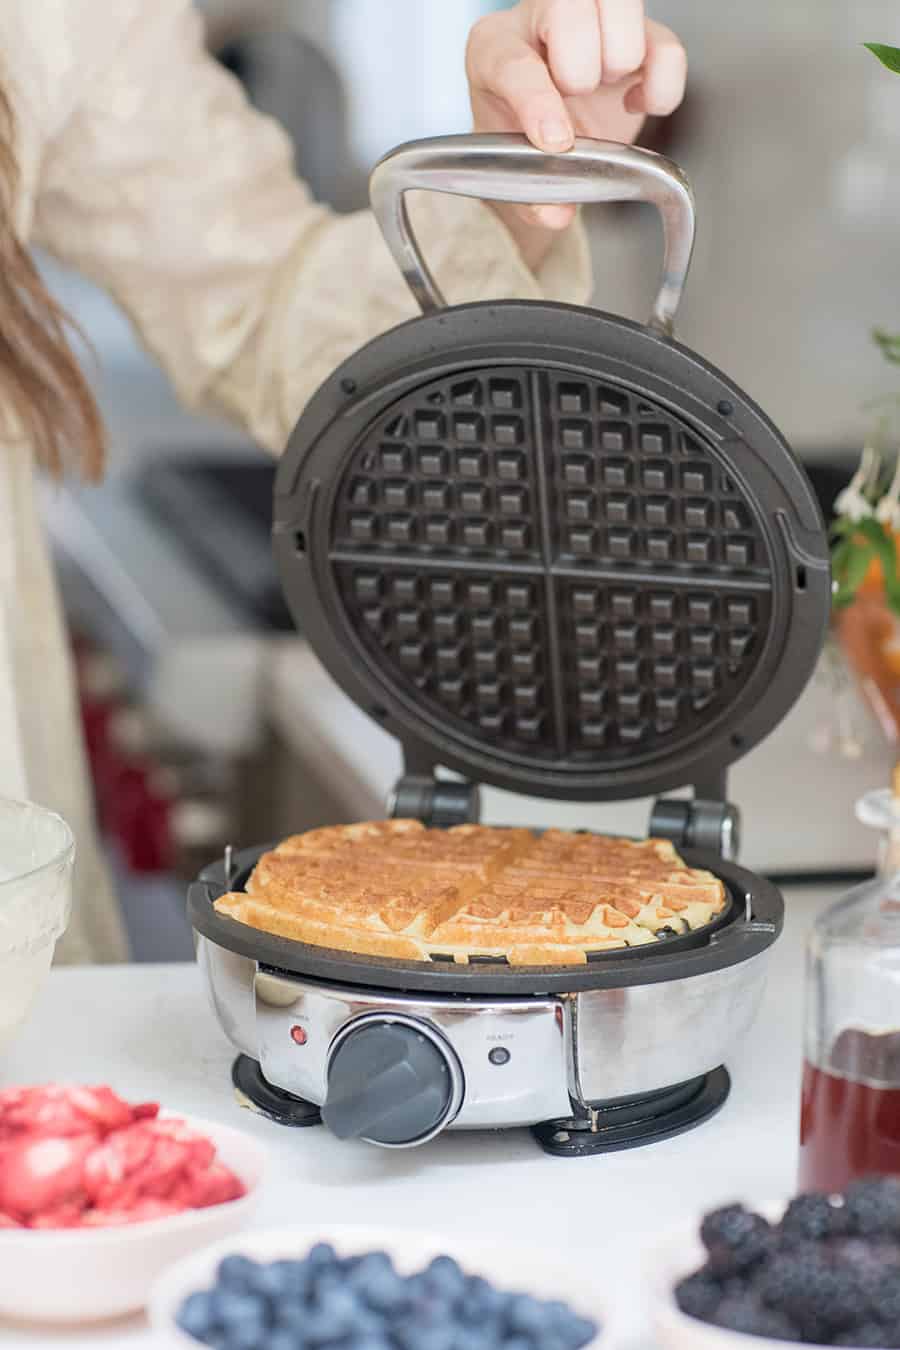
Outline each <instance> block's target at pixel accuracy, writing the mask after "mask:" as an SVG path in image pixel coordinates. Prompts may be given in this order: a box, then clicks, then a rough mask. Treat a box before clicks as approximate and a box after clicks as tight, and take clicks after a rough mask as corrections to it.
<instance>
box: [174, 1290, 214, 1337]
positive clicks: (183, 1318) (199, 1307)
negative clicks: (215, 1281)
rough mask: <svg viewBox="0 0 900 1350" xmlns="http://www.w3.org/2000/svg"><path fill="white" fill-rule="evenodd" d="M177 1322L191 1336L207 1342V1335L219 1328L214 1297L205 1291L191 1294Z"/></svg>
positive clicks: (181, 1309)
mask: <svg viewBox="0 0 900 1350" xmlns="http://www.w3.org/2000/svg"><path fill="white" fill-rule="evenodd" d="M175 1320H176V1322H177V1323H178V1325H179V1326H180V1327H181V1330H182V1331H186V1332H187V1334H188V1335H189V1336H193V1337H194V1338H195V1339H196V1340H198V1341H205V1340H206V1337H207V1335H208V1334H209V1333H210V1332H211V1331H214V1330H215V1329H216V1327H217V1326H218V1322H217V1320H216V1315H215V1305H214V1300H213V1295H212V1294H210V1293H207V1292H206V1291H205V1290H204V1291H203V1292H201V1293H197V1294H191V1295H190V1296H189V1297H188V1298H186V1299H185V1301H184V1303H182V1305H181V1307H180V1309H179V1310H178V1315H177V1317H176V1319H175Z"/></svg>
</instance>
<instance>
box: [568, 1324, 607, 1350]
mask: <svg viewBox="0 0 900 1350" xmlns="http://www.w3.org/2000/svg"><path fill="white" fill-rule="evenodd" d="M598 1330H599V1328H598V1326H597V1323H596V1322H591V1321H590V1320H589V1319H588V1318H587V1317H573V1319H572V1321H571V1322H570V1323H569V1325H568V1327H567V1328H566V1340H567V1342H568V1344H569V1345H570V1346H571V1350H581V1348H582V1346H585V1345H589V1344H590V1342H591V1341H592V1340H593V1339H594V1337H595V1336H596V1335H597V1332H598Z"/></svg>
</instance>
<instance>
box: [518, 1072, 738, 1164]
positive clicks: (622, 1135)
mask: <svg viewBox="0 0 900 1350" xmlns="http://www.w3.org/2000/svg"><path fill="white" fill-rule="evenodd" d="M730 1091H731V1079H730V1078H729V1076H728V1070H727V1069H725V1068H724V1067H723V1068H719V1069H713V1071H712V1073H708V1074H703V1075H702V1076H701V1077H700V1078H693V1079H691V1081H690V1082H688V1083H679V1084H677V1085H676V1086H675V1087H672V1088H664V1089H663V1090H662V1091H661V1092H654V1093H651V1094H650V1096H647V1097H629V1098H622V1099H621V1100H620V1101H617V1102H616V1103H615V1104H610V1105H606V1106H600V1107H598V1109H597V1112H596V1119H595V1120H591V1119H584V1120H582V1119H577V1120H548V1121H545V1122H544V1123H543V1124H541V1125H535V1126H533V1127H532V1131H531V1133H532V1134H533V1135H534V1137H535V1139H536V1140H537V1141H538V1143H539V1144H540V1146H541V1148H542V1149H544V1151H545V1152H546V1153H552V1154H553V1155H554V1156H555V1157H557V1158H587V1157H590V1156H591V1155H592V1154H594V1153H615V1152H618V1151H619V1150H621V1149H626V1148H639V1147H640V1146H641V1145H642V1144H655V1143H657V1142H658V1141H659V1140H661V1139H671V1138H672V1137H673V1135H676V1134H683V1133H684V1131H685V1130H690V1129H693V1127H694V1126H695V1125H700V1124H701V1123H702V1122H703V1121H704V1120H709V1118H710V1116H714V1115H715V1113H716V1112H717V1111H718V1110H719V1109H720V1108H721V1107H722V1106H723V1105H724V1103H725V1101H726V1100H727V1098H728V1094H729V1092H730Z"/></svg>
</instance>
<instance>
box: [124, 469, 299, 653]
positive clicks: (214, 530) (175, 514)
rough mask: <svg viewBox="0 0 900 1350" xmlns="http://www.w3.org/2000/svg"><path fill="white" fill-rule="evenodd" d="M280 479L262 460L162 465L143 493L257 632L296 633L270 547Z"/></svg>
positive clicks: (143, 484)
mask: <svg viewBox="0 0 900 1350" xmlns="http://www.w3.org/2000/svg"><path fill="white" fill-rule="evenodd" d="M274 479H275V467H274V465H269V464H266V463H260V462H259V461H256V460H254V461H244V462H241V461H235V460H203V461H198V460H194V461H191V460H185V459H162V460H160V459H156V460H153V461H151V464H150V466H149V467H148V468H147V469H146V470H144V472H143V473H142V474H141V476H140V480H139V491H140V495H141V497H142V499H143V501H144V502H145V503H146V505H147V506H148V507H149V508H150V510H151V511H152V513H153V514H154V515H155V516H156V518H157V520H158V521H159V522H160V524H161V525H163V526H164V528H166V529H168V530H171V531H172V532H173V533H174V534H175V535H176V536H177V538H178V541H179V543H180V544H181V545H182V546H183V547H184V549H185V550H186V551H187V552H188V553H189V554H190V555H191V557H192V558H193V559H194V560H195V561H196V563H197V564H198V566H200V567H201V568H203V570H204V572H206V574H207V575H208V577H209V579H210V580H211V581H214V582H216V581H217V582H218V583H219V584H220V585H221V586H222V587H223V588H224V590H225V591H226V593H227V594H228V598H229V599H230V600H231V601H232V602H233V603H234V604H235V605H237V606H239V607H240V608H241V610H242V611H243V612H244V613H245V614H246V616H247V619H248V620H250V621H251V622H252V624H253V626H254V627H258V628H261V629H263V630H269V631H272V630H274V631H275V632H291V631H293V630H294V624H293V622H292V621H291V617H290V615H289V614H288V610H287V606H286V604H285V602H284V598H283V596H282V594H281V585H280V583H279V581H278V577H277V575H276V572H275V564H274V561H273V558H272V547H271V541H270V529H271V523H272V491H273V487H274Z"/></svg>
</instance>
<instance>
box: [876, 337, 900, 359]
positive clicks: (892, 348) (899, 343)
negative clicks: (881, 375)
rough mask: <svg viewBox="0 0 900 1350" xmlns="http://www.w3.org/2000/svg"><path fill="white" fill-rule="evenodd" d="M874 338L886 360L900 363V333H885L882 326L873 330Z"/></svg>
mask: <svg viewBox="0 0 900 1350" xmlns="http://www.w3.org/2000/svg"><path fill="white" fill-rule="evenodd" d="M872 340H873V342H874V343H875V345H876V346H877V347H878V349H879V351H880V352H881V355H882V356H883V357H884V359H885V361H892V362H893V363H894V364H895V365H900V333H885V332H884V330H883V329H881V328H875V329H873V330H872Z"/></svg>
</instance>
